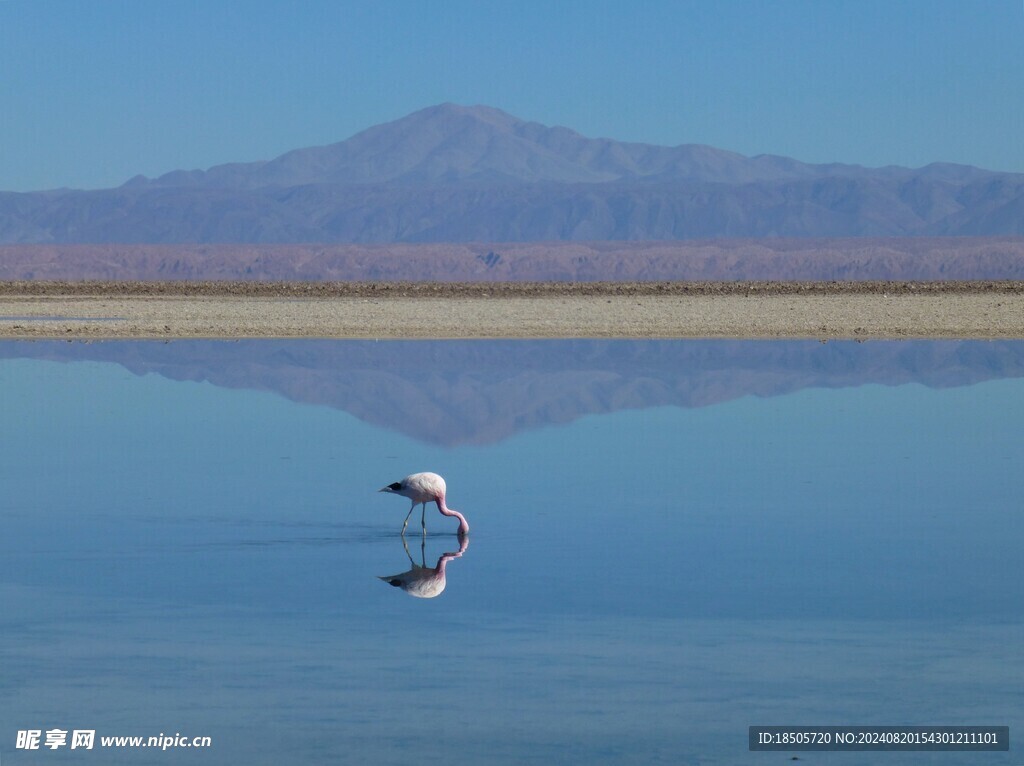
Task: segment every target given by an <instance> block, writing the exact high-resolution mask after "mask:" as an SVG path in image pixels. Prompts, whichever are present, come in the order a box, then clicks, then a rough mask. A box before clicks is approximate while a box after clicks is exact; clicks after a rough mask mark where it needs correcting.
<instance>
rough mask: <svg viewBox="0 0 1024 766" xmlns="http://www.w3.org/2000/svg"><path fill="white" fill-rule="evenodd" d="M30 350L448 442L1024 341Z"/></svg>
mask: <svg viewBox="0 0 1024 766" xmlns="http://www.w3.org/2000/svg"><path fill="white" fill-rule="evenodd" d="M17 358H34V359H48V360H54V361H60V362H77V361H102V362H112V363H116V364H119V365H121V366H123V367H125V368H126V369H128V370H130V371H131V372H133V373H134V374H136V375H147V374H151V373H156V374H158V375H162V376H163V377H165V378H169V379H172V380H183V381H185V380H188V381H208V382H210V383H212V384H214V385H217V386H221V387H225V388H234V389H252V390H262V391H270V392H274V393H276V394H278V395H281V396H284V397H287V398H288V399H290V400H292V401H296V402H302V403H307V404H315V405H322V406H327V407H331V408H334V409H339V410H344V411H346V412H349V413H351V414H352V415H354V416H355V417H357V418H359V419H361V420H363V421H366V422H368V423H372V424H374V425H377V426H380V427H383V428H387V429H389V430H392V431H397V432H401V433H404V434H406V435H408V436H411V437H413V438H415V439H418V440H420V441H423V442H427V443H431V444H440V445H446V446H454V445H459V444H485V443H491V442H497V441H501V440H502V439H506V438H508V437H510V436H513V435H515V434H517V433H520V432H522V431H526V430H530V429H534V428H539V427H542V426H548V425H556V424H561V423H569V422H571V421H573V420H576V419H577V418H580V417H583V416H586V415H596V414H601V413H609V412H616V411H619V410H629V409H641V408H646V407H656V406H676V407H704V406H708V405H713V404H716V403H720V402H727V401H730V400H733V399H738V398H740V397H743V396H761V397H770V396H780V395H784V394H789V393H792V392H795V391H799V390H801V389H805V388H839V387H847V386H859V385H864V384H868V383H873V384H883V385H902V384H907V383H917V384H921V385H925V386H930V387H949V386H961V385H967V384H971V383H977V382H980V381H984V380H991V379H1000V378H1020V377H1024V342H1020V341H996V342H978V341H960V342H950V341H891V342H886V341H874V342H870V343H863V344H862V343H856V342H853V341H844V342H833V343H827V344H821V343H819V342H818V341H773V342H771V343H764V342H759V341H718V340H691V341H601V340H550V341H435V342H423V341H385V342H375V341H317V340H309V341H277V340H257V341H252V340H242V341H234V342H230V341H178V342H174V343H169V344H163V343H152V342H123V341H117V342H108V343H91V344H83V343H67V342H63V341H46V342H36V343H24V342H15V341H8V342H0V359H17Z"/></svg>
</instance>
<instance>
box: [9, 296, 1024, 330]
mask: <svg viewBox="0 0 1024 766" xmlns="http://www.w3.org/2000/svg"><path fill="white" fill-rule="evenodd" d="M0 337H6V338H24V339H30V338H67V339H75V338H91V339H101V338H249V337H269V338H290V337H294V338H301V337H309V338H508V337H514V338H567V337H577V338H818V339H838V338H855V339H869V338H1024V282H927V283H924V282H918V283H909V282H828V283H809V282H756V283H755V282H741V283H716V282H711V283H707V282H705V283H692V282H660V283H657V282H652V283H577V284H568V283H476V284H446V283H411V284H402V283H294V282H290V283H267V282H203V283H182V282H160V283H138V282H5V283H0Z"/></svg>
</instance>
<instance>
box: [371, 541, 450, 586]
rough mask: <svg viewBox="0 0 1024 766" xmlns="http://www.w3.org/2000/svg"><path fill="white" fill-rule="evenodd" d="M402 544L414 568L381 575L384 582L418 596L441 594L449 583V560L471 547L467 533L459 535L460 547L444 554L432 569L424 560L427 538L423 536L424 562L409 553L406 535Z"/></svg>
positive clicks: (421, 555)
mask: <svg viewBox="0 0 1024 766" xmlns="http://www.w3.org/2000/svg"><path fill="white" fill-rule="evenodd" d="M402 545H404V546H405V555H406V556H408V557H409V563H410V564H412V569H410V570H409V571H408V572H401V573H399V574H396V575H388V576H387V577H381V578H380V579H382V580H383V581H384V582H386V583H387V584H388V585H392V586H394V587H396V588H401V589H402V590H404V591H405V592H406V593H408V594H409V595H410V596H415V597H416V598H434V597H435V596H440V595H441V591H443V590H444V588H445V586H446V585H447V584H448V580H447V575H446V573H445V568H446V567H447V566H448V562H449V561H451V560H452V559H457V558H460V557H461V556H462V554H463V553H465V552H466V548H468V547H469V538H468V537H466V536H465V535H463V536H461V537H459V549H458V550H457V551H451V552H449V553H445V554H443V555H442V556H441V557H440V558H439V559H438V560H437V565H436V566H435V567H434V568H433V569H431V568H429V567H428V566H427V564H426V561H424V556H425V552H424V548H425V546H426V538H423V542H422V543H421V544H420V561H421V562H423V563H422V564H417V563H416V562H415V561H413V559H412V554H411V553H409V543H407V542H406V540H405V536H404V535H403V536H402Z"/></svg>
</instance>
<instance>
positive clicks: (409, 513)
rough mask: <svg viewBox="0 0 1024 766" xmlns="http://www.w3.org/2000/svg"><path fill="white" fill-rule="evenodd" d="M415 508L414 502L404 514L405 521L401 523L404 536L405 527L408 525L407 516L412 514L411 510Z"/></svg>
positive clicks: (403, 535)
mask: <svg viewBox="0 0 1024 766" xmlns="http://www.w3.org/2000/svg"><path fill="white" fill-rule="evenodd" d="M415 508H416V503H413V504H412V505H410V506H409V512H408V513H407V514H405V523H404V524H403V525H402V537H405V528H406V527H407V526H409V517H410V516H412V512H413V510H414V509H415Z"/></svg>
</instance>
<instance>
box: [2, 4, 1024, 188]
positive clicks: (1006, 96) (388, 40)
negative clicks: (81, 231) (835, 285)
mask: <svg viewBox="0 0 1024 766" xmlns="http://www.w3.org/2000/svg"><path fill="white" fill-rule="evenodd" d="M443 101H454V102H456V103H461V104H487V105H490V106H495V107H498V108H500V109H504V110H505V111H507V112H510V113H512V114H514V115H517V116H519V117H523V118H526V119H531V120H536V121H538V122H542V123H545V124H548V125H565V126H568V127H571V128H574V129H576V130H578V131H580V132H581V133H583V134H585V135H588V136H606V137H610V138H616V139H621V140H630V141H642V142H649V143H658V144H668V145H676V144H682V143H704V144H711V145H713V146H717V147H720V148H724V149H731V150H734V151H738V152H741V153H743V154H748V155H750V154H759V153H763V152H767V153H775V154H783V155H788V156H791V157H796V158H797V159H801V160H804V161H808V162H829V161H842V162H856V163H861V164H865V165H872V166H877V165H885V164H900V165H910V166H919V165H924V164H927V163H929V162H932V161H936V160H943V161H951V162H962V163H968V164H973V165H979V166H982V167H988V168H992V169H998V170H1014V171H1024V7H1022V3H1021V0H920V1H918V0H912V1H908V2H899V0H845V1H844V2H828V0H808V1H802V0H789V1H787V0H765V1H764V2H748V1H740V0H736V1H733V2H730V1H729V0H720V1H715V2H712V0H705V1H704V2H686V1H685V0H665V1H664V2H654V1H651V2H643V0H636V1H635V2H630V3H626V2H601V1H600V0H559V1H558V2H553V1H552V0H544V1H543V2H531V1H529V0H514V1H513V2H505V1H504V0H499V1H494V2H492V1H487V2H481V1H480V0H443V2H424V1H423V0H410V1H405V0H387V2H378V1H374V2H358V3H356V2H340V1H330V0H324V1H321V0H312V1H308V2H300V3H286V2H272V1H270V0H246V1H245V2H242V1H239V2H228V1H227V0H201V1H195V0H174V1H173V2H172V1H171V0H146V1H145V2H143V1H140V0H0V190H14V191H25V190H32V189H44V188H54V187H59V186H71V187H79V188H97V187H105V186H114V185H118V184H120V183H122V182H123V181H125V180H127V179H128V178H129V177H131V176H132V175H134V174H136V173H143V174H145V175H150V176H152V175H158V174H160V173H164V172H166V171H169V170H172V169H176V168H186V169H188V168H205V167H209V166H210V165H214V164H218V163H222V162H230V161H248V160H257V159H269V158H272V157H274V156H276V155H278V154H280V153H282V152H285V151H287V150H289V149H294V148H299V147H304V146H313V145H319V144H327V143H332V142H335V141H339V140H342V139H345V138H347V137H348V136H350V135H352V134H353V133H356V132H358V131H359V130H362V129H363V128H366V127H369V126H371V125H375V124H378V123H381V122H386V121H388V120H392V119H396V118H398V117H401V116H403V115H405V114H408V113H409V112H412V111H414V110H416V109H419V108H422V107H425V106H429V105H432V104H436V103H440V102H443Z"/></svg>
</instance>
